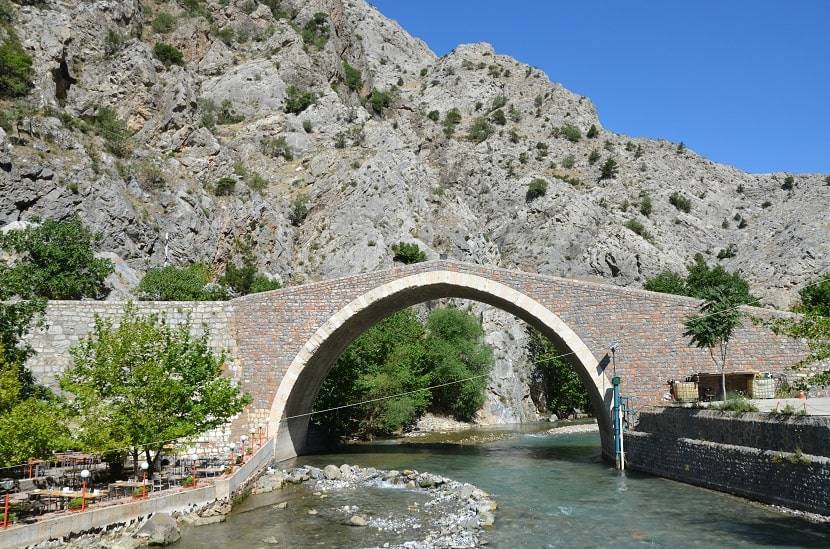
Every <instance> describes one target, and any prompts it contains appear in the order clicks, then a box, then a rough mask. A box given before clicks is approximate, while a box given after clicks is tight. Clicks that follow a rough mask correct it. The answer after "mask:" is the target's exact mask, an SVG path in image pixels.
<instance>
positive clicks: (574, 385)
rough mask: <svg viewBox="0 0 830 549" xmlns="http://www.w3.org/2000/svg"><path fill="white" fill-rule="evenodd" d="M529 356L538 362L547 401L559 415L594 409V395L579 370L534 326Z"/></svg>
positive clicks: (535, 370)
mask: <svg viewBox="0 0 830 549" xmlns="http://www.w3.org/2000/svg"><path fill="white" fill-rule="evenodd" d="M529 336H530V337H529V339H528V360H530V362H531V363H533V364H534V368H533V375H534V377H535V378H536V379H537V380H538V381H539V382H541V384H542V387H543V388H544V397H545V401H544V404H545V406H546V407H547V409H548V411H550V412H551V413H554V414H556V415H557V416H558V417H560V418H563V417H568V416H570V415H572V414H573V413H574V411H575V410H582V411H583V412H585V411H591V410H592V408H591V399H590V397H589V396H588V390H587V389H586V388H585V384H584V383H582V380H581V379H579V375H578V374H577V373H576V370H574V369H573V367H571V366H570V365H568V364H567V363H566V362H565V361H564V360H562V358H561V357H558V356H557V355H559V354H561V352H559V351H558V350H557V349H556V347H555V346H554V344H553V343H552V342H551V341H550V340H549V339H548V338H546V337H545V336H544V335H542V333H541V332H539V331H538V330H535V329H533V328H530V329H529Z"/></svg>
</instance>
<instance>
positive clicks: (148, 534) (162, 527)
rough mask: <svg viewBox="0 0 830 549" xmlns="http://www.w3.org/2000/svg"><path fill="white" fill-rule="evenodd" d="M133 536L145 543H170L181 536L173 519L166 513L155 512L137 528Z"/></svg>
mask: <svg viewBox="0 0 830 549" xmlns="http://www.w3.org/2000/svg"><path fill="white" fill-rule="evenodd" d="M135 537H136V538H137V539H139V540H140V541H143V542H144V543H146V544H147V545H170V544H171V543H175V542H177V541H179V538H180V537H182V535H181V533H180V532H179V526H178V525H177V524H176V521H175V519H173V517H171V516H170V515H168V514H167V513H156V514H155V515H153V516H152V517H150V518H149V519H148V520H147V522H145V523H144V525H143V526H142V527H141V528H139V529H138V532H136V534H135Z"/></svg>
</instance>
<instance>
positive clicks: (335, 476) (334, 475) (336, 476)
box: [323, 465, 342, 480]
mask: <svg viewBox="0 0 830 549" xmlns="http://www.w3.org/2000/svg"><path fill="white" fill-rule="evenodd" d="M323 475H325V477H326V478H327V479H328V480H340V477H341V476H342V475H341V473H340V469H338V468H337V466H336V465H326V467H325V468H324V469H323Z"/></svg>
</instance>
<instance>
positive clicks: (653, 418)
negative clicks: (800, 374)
mask: <svg viewBox="0 0 830 549" xmlns="http://www.w3.org/2000/svg"><path fill="white" fill-rule="evenodd" d="M637 430H638V431H643V432H647V433H660V434H664V435H670V436H673V437H677V438H680V437H683V438H690V439H698V440H708V441H710V442H718V443H721V444H732V445H735V446H748V447H751V448H759V449H761V450H776V451H779V452H795V451H796V449H797V448H798V449H801V451H802V452H804V453H805V454H812V455H816V456H824V457H830V417H826V416H784V417H774V416H770V415H768V414H760V413H747V414H740V415H736V414H734V413H731V412H716V411H711V410H697V409H686V408H662V409H658V410H655V411H644V412H641V413H640V414H639V418H638V421H637Z"/></svg>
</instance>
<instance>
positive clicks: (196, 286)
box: [135, 263, 228, 301]
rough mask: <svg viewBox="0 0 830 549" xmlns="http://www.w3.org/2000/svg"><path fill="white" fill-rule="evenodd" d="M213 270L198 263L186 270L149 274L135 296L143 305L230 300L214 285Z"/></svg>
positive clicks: (169, 268) (163, 269)
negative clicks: (146, 303)
mask: <svg viewBox="0 0 830 549" xmlns="http://www.w3.org/2000/svg"><path fill="white" fill-rule="evenodd" d="M213 278H214V274H213V270H212V269H211V268H210V267H209V266H207V265H205V264H203V263H195V264H193V265H189V266H187V267H177V266H175V265H169V266H167V267H158V268H155V269H150V270H148V271H147V272H146V273H145V274H144V277H143V278H142V279H141V282H139V284H138V288H136V290H135V294H136V296H137V297H138V299H139V300H142V301H215V300H223V299H227V298H228V295H227V291H226V290H225V288H224V287H222V286H221V285H219V284H212V283H211V282H212V280H213Z"/></svg>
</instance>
